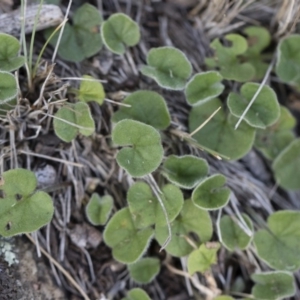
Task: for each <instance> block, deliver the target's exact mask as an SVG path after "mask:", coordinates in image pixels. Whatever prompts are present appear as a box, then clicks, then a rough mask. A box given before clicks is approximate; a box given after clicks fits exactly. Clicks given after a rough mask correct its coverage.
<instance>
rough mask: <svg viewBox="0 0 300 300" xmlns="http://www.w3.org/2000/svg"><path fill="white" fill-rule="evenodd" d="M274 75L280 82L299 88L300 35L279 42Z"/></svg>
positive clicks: (290, 36)
mask: <svg viewBox="0 0 300 300" xmlns="http://www.w3.org/2000/svg"><path fill="white" fill-rule="evenodd" d="M276 74H277V76H278V77H279V79H280V80H281V81H283V82H286V83H290V84H293V85H296V86H298V87H299V86H300V35H296V34H294V35H289V36H288V37H286V38H284V39H282V40H281V41H280V42H279V45H278V47H277V63H276Z"/></svg>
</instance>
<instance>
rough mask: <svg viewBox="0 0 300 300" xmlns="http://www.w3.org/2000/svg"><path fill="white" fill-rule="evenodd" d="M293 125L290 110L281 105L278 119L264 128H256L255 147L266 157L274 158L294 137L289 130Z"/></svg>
mask: <svg viewBox="0 0 300 300" xmlns="http://www.w3.org/2000/svg"><path fill="white" fill-rule="evenodd" d="M295 125H296V120H295V118H294V117H293V116H292V114H291V113H290V111H289V110H288V109H287V108H286V107H284V106H281V107H280V117H279V119H278V121H277V122H276V123H275V124H273V125H272V126H270V127H268V128H266V129H265V130H262V129H258V130H257V132H256V136H255V142H254V145H255V147H256V148H257V149H259V150H260V151H261V152H262V153H263V154H264V156H265V157H267V158H268V159H272V160H273V159H275V158H276V157H277V156H278V155H279V153H280V152H281V151H282V150H283V149H285V148H286V147H287V146H288V145H289V144H290V143H291V142H292V141H293V140H294V139H295V134H294V132H293V131H292V130H291V129H292V128H294V127H295Z"/></svg>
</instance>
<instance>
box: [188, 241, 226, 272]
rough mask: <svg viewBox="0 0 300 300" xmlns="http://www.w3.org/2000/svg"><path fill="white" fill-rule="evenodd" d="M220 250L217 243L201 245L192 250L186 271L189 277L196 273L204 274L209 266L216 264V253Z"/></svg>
mask: <svg viewBox="0 0 300 300" xmlns="http://www.w3.org/2000/svg"><path fill="white" fill-rule="evenodd" d="M219 249H220V244H219V243H206V244H202V245H201V246H200V247H199V249H197V250H194V251H193V252H192V253H191V254H190V255H189V258H188V264H187V267H188V271H189V273H190V274H191V275H193V274H194V273H196V272H201V273H203V272H205V271H207V270H209V269H210V267H211V265H213V264H215V263H216V262H217V252H218V250H219Z"/></svg>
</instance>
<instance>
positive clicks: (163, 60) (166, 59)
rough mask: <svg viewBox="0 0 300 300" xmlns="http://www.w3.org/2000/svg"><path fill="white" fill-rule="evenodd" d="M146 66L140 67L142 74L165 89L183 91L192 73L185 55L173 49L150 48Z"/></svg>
mask: <svg viewBox="0 0 300 300" xmlns="http://www.w3.org/2000/svg"><path fill="white" fill-rule="evenodd" d="M147 64H148V66H143V67H142V69H141V72H142V74H144V75H145V76H148V77H150V78H152V79H154V80H155V81H156V82H157V83H158V84H159V85H160V86H161V87H163V88H166V89H171V90H183V89H184V87H185V85H186V81H187V80H188V78H189V77H190V76H191V73H192V65H191V63H190V62H189V61H188V59H187V57H186V56H185V54H184V53H183V52H181V51H180V50H178V49H176V48H174V47H159V48H152V49H151V50H150V51H149V52H148V55H147Z"/></svg>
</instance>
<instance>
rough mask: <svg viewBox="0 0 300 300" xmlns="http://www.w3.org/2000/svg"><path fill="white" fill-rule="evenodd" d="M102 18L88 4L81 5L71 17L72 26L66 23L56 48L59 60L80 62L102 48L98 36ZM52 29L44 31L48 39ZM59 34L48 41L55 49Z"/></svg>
mask: <svg viewBox="0 0 300 300" xmlns="http://www.w3.org/2000/svg"><path fill="white" fill-rule="evenodd" d="M101 23H102V17H101V15H100V13H99V10H98V9H97V8H96V7H95V6H93V5H90V4H88V3H85V4H83V5H82V6H81V7H80V8H78V9H77V10H76V12H75V13H74V15H73V25H70V24H69V23H67V24H66V25H65V27H64V32H63V35H62V38H61V40H60V43H59V47H58V54H59V55H60V57H61V58H63V59H64V60H67V61H71V62H80V61H82V60H84V59H85V58H88V57H91V56H93V55H95V54H96V53H97V52H99V51H100V49H101V48H102V39H101V36H100V34H99V30H100V25H101ZM52 33H53V29H48V30H46V31H45V37H46V39H48V38H49V37H50V35H51V34H52ZM58 37H59V32H57V33H56V34H55V35H54V36H53V38H52V39H51V40H50V44H51V45H52V46H53V47H55V46H56V44H57V42H58Z"/></svg>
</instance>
